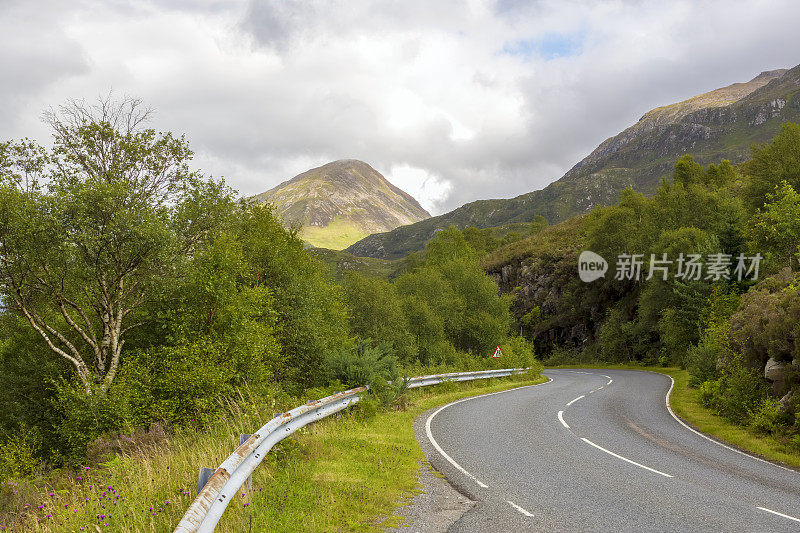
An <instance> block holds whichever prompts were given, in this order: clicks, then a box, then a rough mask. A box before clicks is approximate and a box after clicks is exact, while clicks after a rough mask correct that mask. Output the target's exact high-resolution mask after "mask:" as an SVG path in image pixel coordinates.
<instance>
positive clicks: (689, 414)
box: [548, 364, 800, 469]
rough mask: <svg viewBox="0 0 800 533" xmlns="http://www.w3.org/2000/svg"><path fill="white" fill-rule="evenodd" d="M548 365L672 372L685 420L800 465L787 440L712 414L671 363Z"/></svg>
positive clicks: (676, 407) (675, 405)
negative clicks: (644, 364) (763, 433)
mask: <svg viewBox="0 0 800 533" xmlns="http://www.w3.org/2000/svg"><path fill="white" fill-rule="evenodd" d="M548 368H599V369H602V368H608V369H619V370H647V371H650V372H658V373H659V374H666V375H668V376H672V379H674V380H675V386H674V387H673V389H672V393H671V394H670V399H669V403H670V406H671V407H672V410H673V411H674V412H675V414H676V415H678V416H679V417H680V418H681V419H682V420H683V421H684V422H686V423H688V424H689V425H690V426H692V427H694V428H695V429H696V430H698V431H701V432H702V433H705V434H707V435H708V436H710V437H713V438H715V439H717V440H719V441H720V442H724V443H725V444H727V445H729V446H733V447H735V448H738V449H740V450H742V451H745V452H748V453H751V454H754V455H758V456H760V457H762V458H764V459H767V460H769V461H774V462H777V463H781V464H783V465H785V466H789V467H792V468H795V469H800V452H797V451H796V450H794V449H793V448H792V447H791V446H790V445H789V444H787V443H785V442H781V441H780V440H779V439H777V438H775V437H773V436H769V435H760V434H757V433H755V432H753V431H751V430H750V429H748V428H746V427H743V426H739V425H737V424H734V423H733V422H730V421H729V420H727V419H725V418H723V417H721V416H719V415H716V414H714V412H713V411H711V410H710V409H708V408H706V407H704V406H703V405H702V404H701V403H700V398H699V391H698V390H697V389H696V388H693V387H690V386H689V372H687V371H686V370H682V369H680V368H674V367H659V366H639V365H621V364H620V365H599V364H596V365H593V364H576V365H558V366H553V367H548Z"/></svg>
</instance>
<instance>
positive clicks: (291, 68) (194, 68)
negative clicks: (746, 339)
mask: <svg viewBox="0 0 800 533" xmlns="http://www.w3.org/2000/svg"><path fill="white" fill-rule="evenodd" d="M776 13H780V16H776ZM798 15H800V5H798V4H797V3H796V2H793V1H790V0H777V1H773V2H767V1H760V2H758V1H756V2H748V3H741V4H734V3H731V2H727V1H723V0H713V1H697V2H689V1H680V2H674V3H669V4H667V3H663V2H657V1H636V2H625V1H621V0H617V1H602V2H588V1H587V2H558V1H543V2H536V3H531V2H524V1H520V2H514V1H507V0H501V1H496V2H495V1H478V0H475V1H464V2H455V1H445V0H442V1H437V2H430V1H429V0H406V1H404V2H374V1H371V0H347V1H345V0H337V1H332V2H325V3H320V2H315V1H312V0H282V1H281V2H254V3H249V2H245V1H243V0H242V1H232V2H222V1H219V2H217V1H213V0H208V1H205V2H201V3H197V2H185V1H182V0H173V1H168V2H166V1H165V2H150V3H145V4H141V3H134V2H131V3H125V2H114V3H105V2H100V1H99V0H83V1H81V2H76V3H66V2H52V3H51V4H49V5H35V4H34V3H32V2H22V1H17V2H11V3H7V5H6V6H5V7H4V9H3V11H2V13H0V50H3V51H2V52H0V68H1V69H3V72H4V77H5V79H4V83H3V85H2V87H0V97H2V98H3V100H2V101H3V102H4V104H3V105H2V106H0V138H2V139H5V138H15V137H22V136H30V137H35V138H36V137H38V138H40V139H41V140H43V141H46V140H47V133H46V131H45V130H44V129H43V127H42V126H41V125H40V124H39V123H38V121H37V117H38V116H39V114H40V112H41V111H42V109H43V108H44V107H46V106H47V105H56V104H58V103H60V102H63V101H64V100H65V99H66V98H69V97H78V98H87V99H91V98H94V97H95V96H96V95H98V94H100V93H105V92H107V91H108V90H109V88H113V89H114V90H115V91H116V92H117V93H120V94H132V95H137V96H141V97H142V98H144V99H145V100H146V101H147V102H148V103H149V104H150V105H152V106H153V107H154V108H155V109H156V111H157V114H156V117H155V119H154V124H153V125H154V126H155V127H157V128H159V129H169V130H172V131H175V132H180V133H186V135H187V137H188V138H189V140H190V141H191V143H192V146H193V147H194V148H195V150H196V151H197V158H196V163H197V165H198V166H199V167H200V168H202V169H203V170H204V171H206V172H208V173H212V174H214V175H217V176H220V175H222V176H225V177H226V179H227V180H228V181H229V183H230V184H231V185H233V186H234V187H236V188H237V189H239V190H240V191H241V192H242V194H248V195H249V194H254V193H258V192H261V191H263V190H266V189H268V188H271V187H273V186H274V185H276V184H278V183H279V182H281V181H284V180H286V179H288V178H291V177H292V176H294V175H295V174H298V173H300V172H302V171H304V170H306V169H307V168H310V167H312V166H316V165H319V164H322V163H325V162H327V161H330V160H334V159H342V158H358V159H363V160H365V161H367V162H368V163H370V164H371V165H372V166H374V167H375V168H377V169H378V170H381V171H384V172H385V173H386V174H387V177H389V179H390V180H392V181H393V183H396V184H397V185H398V186H400V187H401V188H404V189H406V190H407V191H408V192H409V193H411V194H413V195H415V196H416V197H417V198H418V199H419V200H420V202H421V203H422V204H423V205H424V206H425V207H426V208H429V209H430V210H432V211H433V212H441V211H444V210H449V209H452V208H454V207H457V206H458V205H460V204H462V203H465V202H467V201H471V200H475V199H478V198H489V197H508V196H513V195H516V194H521V193H525V192H528V191H531V190H534V189H538V188H541V187H543V186H545V185H546V184H547V183H549V182H550V181H553V180H555V179H557V178H559V177H560V176H561V175H562V174H563V173H564V172H565V171H566V170H567V169H568V168H569V167H570V166H572V165H573V164H574V163H575V162H577V161H578V160H579V159H580V158H582V157H583V156H584V155H586V154H587V153H588V152H590V151H591V150H592V149H593V148H594V147H595V146H596V145H597V144H599V142H601V141H602V140H603V139H605V138H607V137H609V136H611V135H614V134H616V133H617V132H618V131H620V130H621V129H623V128H624V127H626V126H628V125H630V124H631V123H633V122H635V121H636V120H637V119H638V118H639V117H640V116H641V115H642V114H643V113H644V112H645V111H647V110H648V109H650V108H652V107H655V106H657V105H662V104H665V103H669V102H672V101H676V100H679V99H682V98H686V97H689V96H692V95H694V94H697V93H700V92H704V91H707V90H710V89H714V88H716V87H719V86H722V85H726V84H729V83H733V82H736V81H745V80H747V79H749V78H751V77H753V76H755V75H756V74H758V73H759V72H760V71H761V70H766V69H771V68H778V67H785V66H794V65H795V64H797V63H798V62H799V61H798V57H797V55H796V52H795V51H796V50H798V49H800V33H798V32H797V31H796V28H795V27H794V26H795V21H796V20H797V19H798Z"/></svg>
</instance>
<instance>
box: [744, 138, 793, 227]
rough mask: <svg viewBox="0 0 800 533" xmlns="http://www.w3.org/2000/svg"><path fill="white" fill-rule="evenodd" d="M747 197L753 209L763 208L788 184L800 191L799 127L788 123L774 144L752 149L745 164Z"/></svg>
mask: <svg viewBox="0 0 800 533" xmlns="http://www.w3.org/2000/svg"><path fill="white" fill-rule="evenodd" d="M746 173H747V176H748V178H747V180H746V181H745V190H744V198H745V199H746V201H747V204H748V206H749V207H750V209H751V210H753V211H755V210H757V209H760V208H761V207H763V205H764V203H765V202H766V201H767V195H768V194H770V193H772V192H773V191H775V188H776V187H778V186H779V185H780V184H781V182H783V181H785V182H787V184H788V185H789V186H791V187H792V188H793V189H794V190H799V189H800V126H798V125H797V124H792V123H787V124H784V125H783V126H782V128H781V132H780V134H779V135H778V136H777V137H775V138H774V139H773V140H772V141H771V142H769V143H765V144H760V145H757V146H753V148H752V159H751V160H750V161H749V162H748V163H747V165H746Z"/></svg>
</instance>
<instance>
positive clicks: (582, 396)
mask: <svg viewBox="0 0 800 533" xmlns="http://www.w3.org/2000/svg"><path fill="white" fill-rule="evenodd" d="M585 397H586V395H585V394H581V395H580V396H578V397H577V398H575V399H574V400H572V401H571V402H569V403H568V404H567V407H569V406H570V405H572V404H573V403H575V402H577V401H578V400H580V399H581V398H585Z"/></svg>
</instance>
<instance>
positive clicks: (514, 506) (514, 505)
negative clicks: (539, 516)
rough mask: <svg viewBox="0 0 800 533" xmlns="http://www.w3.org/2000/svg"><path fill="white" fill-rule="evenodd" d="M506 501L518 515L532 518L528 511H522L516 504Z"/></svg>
mask: <svg viewBox="0 0 800 533" xmlns="http://www.w3.org/2000/svg"><path fill="white" fill-rule="evenodd" d="M506 501H507V502H508V504H509V505H511V507H513V508H514V509H516V510H517V511H519V512H520V513H522V514H524V515H525V516H528V517H531V518H533V513H530V512H528V511H526V510H525V509H523V508H522V507H520V506H519V505H517V504H516V503H514V502H512V501H511V500H506Z"/></svg>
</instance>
